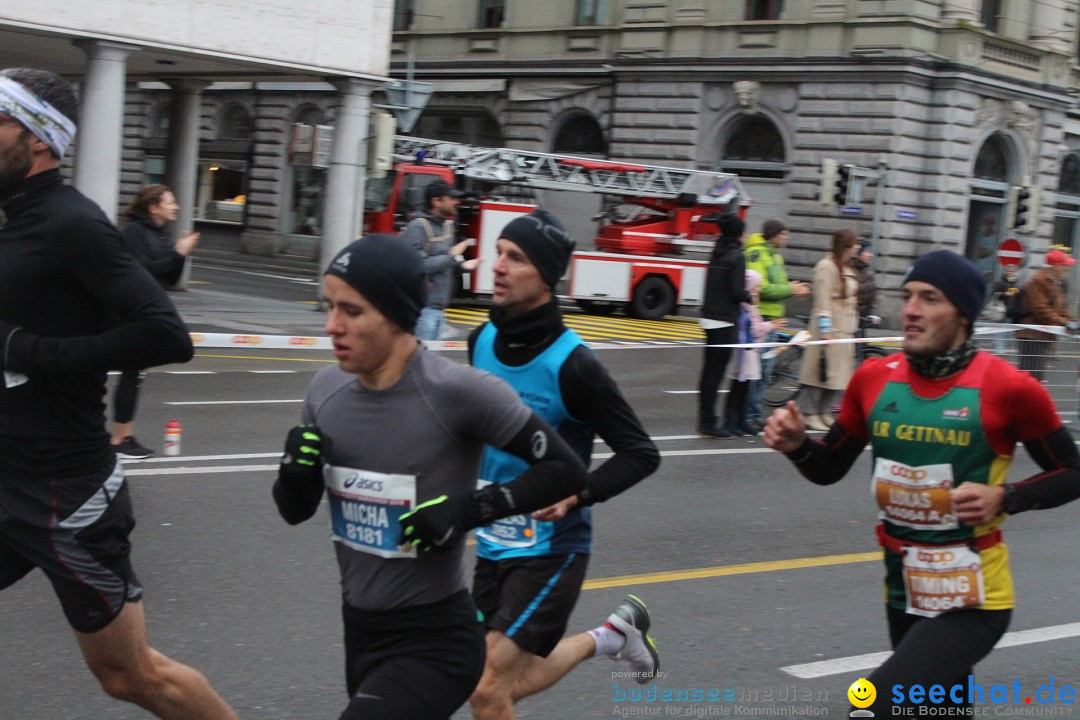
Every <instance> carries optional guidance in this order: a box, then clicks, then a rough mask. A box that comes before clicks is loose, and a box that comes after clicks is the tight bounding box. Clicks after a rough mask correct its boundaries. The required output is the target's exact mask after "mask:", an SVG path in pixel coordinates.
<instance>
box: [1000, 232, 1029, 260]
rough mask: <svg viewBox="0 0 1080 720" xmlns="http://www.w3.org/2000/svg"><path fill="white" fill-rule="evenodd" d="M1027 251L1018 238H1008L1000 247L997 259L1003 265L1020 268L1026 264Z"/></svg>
mask: <svg viewBox="0 0 1080 720" xmlns="http://www.w3.org/2000/svg"><path fill="white" fill-rule="evenodd" d="M1026 256H1027V251H1026V250H1024V245H1023V243H1021V242H1020V241H1019V240H1017V239H1016V238H1006V239H1005V240H1002V241H1001V244H1000V245H998V251H997V259H998V262H999V263H1001V264H1002V265H1014V266H1016V267H1019V266H1021V265H1023V264H1024V258H1025V257H1026Z"/></svg>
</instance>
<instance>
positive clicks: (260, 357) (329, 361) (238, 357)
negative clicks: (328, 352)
mask: <svg viewBox="0 0 1080 720" xmlns="http://www.w3.org/2000/svg"><path fill="white" fill-rule="evenodd" d="M195 357H197V358H211V359H213V360H282V361H285V362H310V363H322V364H323V365H337V360H334V359H333V358H330V359H325V358H299V357H269V356H266V355H207V354H206V353H195Z"/></svg>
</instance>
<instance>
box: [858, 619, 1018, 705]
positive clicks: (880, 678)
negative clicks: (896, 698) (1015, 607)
mask: <svg viewBox="0 0 1080 720" xmlns="http://www.w3.org/2000/svg"><path fill="white" fill-rule="evenodd" d="M885 610H886V613H887V615H888V620H889V637H890V639H891V640H892V646H893V654H892V657H890V658H889V659H888V660H886V661H885V662H884V663H882V664H881V666H880V667H878V669H877V670H874V672H872V673H870V676H869V677H868V678H867V680H869V681H870V682H871V683H873V684H874V687H875V688H876V689H877V699H876V700H875V701H874V704H873V706H872V707H871V708H870V710H872V711H873V712H874V715H875V717H878V718H887V717H890V714H891V713H892V707H893V706H894V705H903V706H913V705H914V703H911V702H910V701H908V698H909V696H908V694H907V691H908V690H909V689H910V688H911V686H912V685H922V686H923V688H924V689H925V690H927V691H928V690H929V689H930V688H931V686H933V685H941V686H942V687H944V688H945V698H944V701H943V702H942V703H941V705H939V706H938V707H967V706H969V705H970V703H968V675H971V674H972V672H973V670H974V667H975V663H977V662H979V661H980V660H982V659H983V658H984V657H986V656H987V655H989V654H990V651H991V650H992V649H993V647H994V645H995V644H996V643H997V641H998V640H1000V639H1001V636H1002V635H1004V634H1005V630H1006V628H1008V627H1009V618H1010V617H1012V610H956V611H953V612H946V613H942V614H941V615H938V616H937V617H933V618H926V617H920V616H918V615H912V614H910V613H906V612H904V611H903V610H897V609H896V608H894V607H890V606H886V608H885ZM894 685H903V686H904V698H905V702H902V703H894V702H893V689H892V688H893V686H894ZM955 685H962V686H963V692H957V693H953V694H952V696H950V692H949V691H950V689H951V688H952V687H953V686H955ZM958 697H959V698H960V699H959V700H957V698H958ZM975 699H976V701H978V702H985V700H986V698H985V697H984V698H982V699H980V698H978V696H976V698H975ZM924 702H925V698H924Z"/></svg>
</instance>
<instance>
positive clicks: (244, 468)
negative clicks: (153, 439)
mask: <svg viewBox="0 0 1080 720" xmlns="http://www.w3.org/2000/svg"><path fill="white" fill-rule="evenodd" d="M278 467H279V466H278V465H219V466H204V467H196V468H187V467H179V468H133V467H128V466H124V475H128V476H131V477H135V476H137V475H211V474H213V473H225V472H272V471H274V470H277V469H278Z"/></svg>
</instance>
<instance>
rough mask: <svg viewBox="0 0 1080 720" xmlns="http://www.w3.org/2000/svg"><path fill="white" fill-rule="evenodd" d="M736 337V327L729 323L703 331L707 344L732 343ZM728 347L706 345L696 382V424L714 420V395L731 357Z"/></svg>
mask: <svg viewBox="0 0 1080 720" xmlns="http://www.w3.org/2000/svg"><path fill="white" fill-rule="evenodd" d="M737 338H738V329H737V328H736V327H735V326H734V325H731V326H729V327H723V328H713V329H712V330H706V331H705V342H706V343H707V344H708V345H733V344H735V341H736V339H737ZM731 350H732V348H729V347H706V348H705V358H704V361H703V362H702V365H701V380H700V381H699V382H698V424H699V425H712V424H714V423H715V422H716V396H717V394H718V393H719V392H720V384H721V383H722V382H723V381H724V370H726V369H727V364H728V360H730V359H731Z"/></svg>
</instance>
